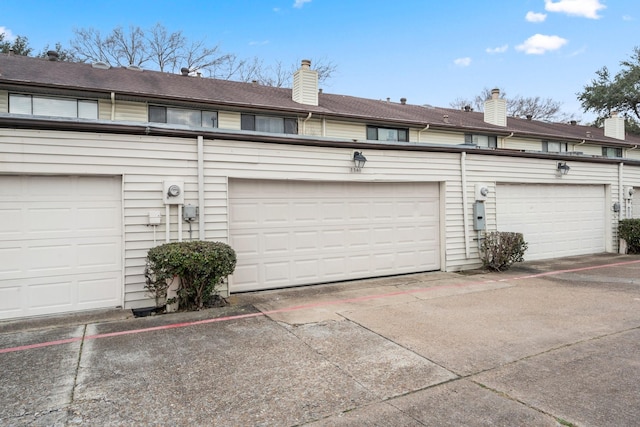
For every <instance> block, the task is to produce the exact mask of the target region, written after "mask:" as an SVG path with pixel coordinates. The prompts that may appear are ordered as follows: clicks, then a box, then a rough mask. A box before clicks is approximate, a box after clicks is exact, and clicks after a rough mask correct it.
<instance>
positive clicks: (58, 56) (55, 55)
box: [47, 50, 60, 61]
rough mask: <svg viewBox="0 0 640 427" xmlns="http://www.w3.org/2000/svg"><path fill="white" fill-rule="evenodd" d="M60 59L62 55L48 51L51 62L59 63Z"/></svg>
mask: <svg viewBox="0 0 640 427" xmlns="http://www.w3.org/2000/svg"><path fill="white" fill-rule="evenodd" d="M59 58H60V54H58V52H56V51H55V50H48V51H47V59H48V60H49V61H57V60H58V59H59Z"/></svg>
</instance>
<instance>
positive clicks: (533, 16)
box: [524, 12, 547, 22]
mask: <svg viewBox="0 0 640 427" xmlns="http://www.w3.org/2000/svg"><path fill="white" fill-rule="evenodd" d="M524 19H526V20H527V21H529V22H544V20H545V19H547V14H546V13H536V12H527V15H526V16H525V17H524Z"/></svg>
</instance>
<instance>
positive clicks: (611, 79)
mask: <svg viewBox="0 0 640 427" xmlns="http://www.w3.org/2000/svg"><path fill="white" fill-rule="evenodd" d="M620 67H621V69H620V71H619V72H618V73H617V74H616V75H615V76H614V75H612V74H611V72H610V71H609V69H608V68H607V67H606V66H605V67H602V68H601V69H599V70H598V71H596V78H595V79H593V80H592V81H591V84H589V85H586V86H585V87H584V90H583V91H582V92H580V93H578V94H577V95H578V100H579V101H580V103H581V104H582V108H583V109H584V111H585V112H588V111H591V112H593V113H596V114H597V115H598V119H597V120H596V123H601V122H602V120H603V119H605V118H607V117H609V116H611V113H612V112H614V111H615V112H618V113H621V114H622V115H623V116H624V117H625V119H626V120H625V123H626V128H627V130H628V131H629V132H632V133H640V47H635V48H634V49H633V53H632V54H631V57H630V58H629V59H628V60H626V61H621V62H620Z"/></svg>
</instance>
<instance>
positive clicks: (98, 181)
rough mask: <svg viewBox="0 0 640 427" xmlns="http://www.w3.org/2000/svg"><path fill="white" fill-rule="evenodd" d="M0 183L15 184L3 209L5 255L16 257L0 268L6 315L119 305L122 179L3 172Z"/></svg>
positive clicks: (0, 308)
mask: <svg viewBox="0 0 640 427" xmlns="http://www.w3.org/2000/svg"><path fill="white" fill-rule="evenodd" d="M0 184H1V185H0V188H4V189H6V188H10V189H11V190H9V191H6V190H3V194H4V197H5V200H4V202H3V206H2V208H0V224H2V225H1V226H0V256H3V260H6V261H10V264H9V266H7V265H6V264H5V263H2V267H0V295H2V296H4V298H6V299H4V303H3V304H2V305H0V318H12V317H18V316H32V315H39V314H51V313H61V312H67V311H75V310H83V309H88V308H102V307H114V306H117V305H120V304H121V295H122V279H121V277H122V252H121V250H122V242H121V240H122V236H121V232H122V224H121V223H122V211H121V206H122V201H121V198H122V194H121V178H119V177H78V176H76V177H70V176H46V177H44V176H0ZM16 189H18V190H19V191H16ZM17 216H19V218H18V217H17ZM7 219H9V220H10V222H5V220H7Z"/></svg>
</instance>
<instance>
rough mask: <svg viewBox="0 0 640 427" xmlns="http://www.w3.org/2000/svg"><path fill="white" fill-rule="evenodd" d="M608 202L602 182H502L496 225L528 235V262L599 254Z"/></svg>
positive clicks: (603, 243)
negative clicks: (585, 183) (568, 183)
mask: <svg viewBox="0 0 640 427" xmlns="http://www.w3.org/2000/svg"><path fill="white" fill-rule="evenodd" d="M605 205H606V203H605V188H604V186H602V185H535V184H521V185H517V184H498V185H497V188H496V216H497V221H496V222H497V228H498V230H499V231H516V232H520V233H523V234H524V239H525V241H527V243H528V244H529V249H528V250H527V252H526V253H525V260H529V261H531V260H538V259H550V258H557V257H563V256H572V255H585V254H594V253H600V252H604V251H605V234H606V233H605V220H606V217H605Z"/></svg>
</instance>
